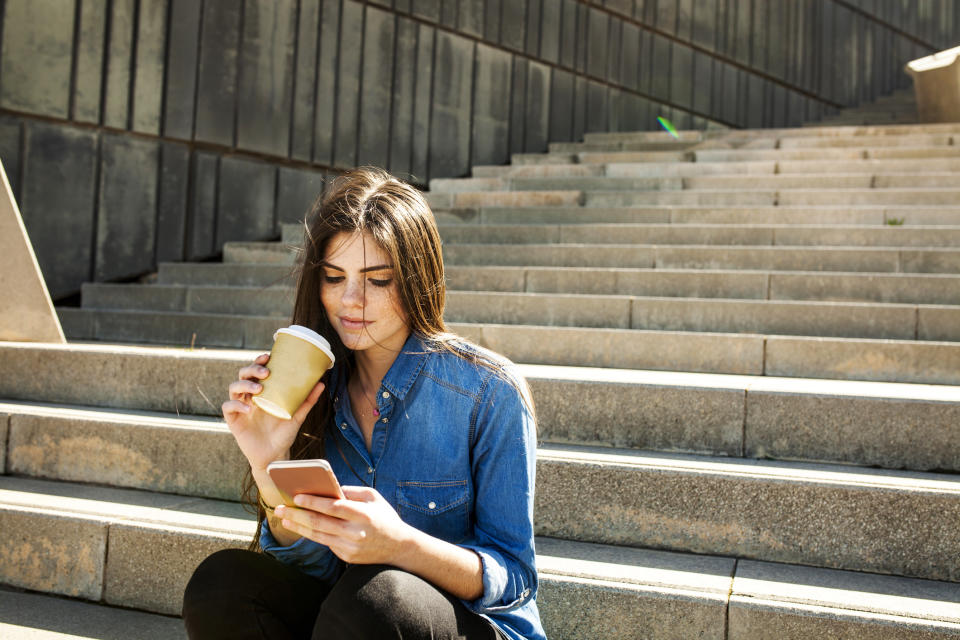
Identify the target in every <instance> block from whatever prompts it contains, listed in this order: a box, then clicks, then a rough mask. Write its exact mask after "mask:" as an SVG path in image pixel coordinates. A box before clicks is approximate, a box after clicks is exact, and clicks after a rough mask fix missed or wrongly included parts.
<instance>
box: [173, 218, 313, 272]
mask: <svg viewBox="0 0 960 640" xmlns="http://www.w3.org/2000/svg"><path fill="white" fill-rule="evenodd" d="M297 227H298V229H297V230H298V231H299V225H297ZM286 229H287V227H286V225H285V226H284V234H287V233H288V232H287V230H286ZM283 242H284V244H296V243H293V242H289V243H288V242H287V240H284V241H283ZM298 242H299V240H298V241H297V243H298ZM157 283H158V284H183V285H191V284H203V285H221V286H245V287H290V286H293V285H294V284H295V283H296V279H295V277H294V274H293V269H292V268H291V267H288V266H284V265H271V264H266V265H261V264H256V265H255V264H242V263H241V264H236V263H235V264H224V263H220V262H161V263H160V264H159V266H158V271H157Z"/></svg>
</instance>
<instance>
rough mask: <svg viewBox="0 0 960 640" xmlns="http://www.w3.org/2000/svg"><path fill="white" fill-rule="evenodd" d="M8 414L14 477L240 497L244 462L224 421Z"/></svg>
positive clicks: (102, 413) (61, 411)
mask: <svg viewBox="0 0 960 640" xmlns="http://www.w3.org/2000/svg"><path fill="white" fill-rule="evenodd" d="M12 413H13V415H12V417H11V428H10V447H9V455H10V472H12V473H17V474H22V475H26V476H32V477H41V478H51V479H55V480H66V481H75V482H91V483H98V484H105V485H109V486H112V487H129V488H134V489H146V490H148V491H159V492H164V493H176V494H181V495H194V496H201V497H210V498H220V499H223V500H237V499H239V487H240V484H241V481H242V479H243V472H244V470H245V469H246V464H247V463H246V460H245V459H244V458H243V455H242V454H241V453H240V451H239V449H238V448H237V446H236V443H235V442H234V440H233V438H232V437H231V435H230V433H229V431H227V430H226V429H225V428H224V426H223V424H222V422H219V421H218V422H216V423H215V422H213V421H212V420H211V421H200V420H196V419H190V420H186V419H183V420H181V419H174V417H173V416H172V415H162V416H161V415H143V414H139V415H134V416H131V415H129V414H123V413H119V412H118V413H108V412H105V411H84V410H68V409H46V410H41V411H33V410H28V411H23V412H20V413H16V412H15V411H12Z"/></svg>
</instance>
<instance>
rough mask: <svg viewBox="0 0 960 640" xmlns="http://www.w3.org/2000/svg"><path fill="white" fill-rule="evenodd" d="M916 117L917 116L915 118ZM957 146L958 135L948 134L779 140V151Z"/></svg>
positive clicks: (794, 137)
mask: <svg viewBox="0 0 960 640" xmlns="http://www.w3.org/2000/svg"><path fill="white" fill-rule="evenodd" d="M914 117H915V116H914ZM955 144H957V135H956V134H948V133H917V132H911V133H908V134H902V135H880V136H857V137H839V136H833V137H820V136H784V137H781V138H778V139H777V148H778V149H822V148H837V147H865V146H867V147H871V148H876V147H941V146H951V145H955Z"/></svg>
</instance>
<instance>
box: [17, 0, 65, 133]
mask: <svg viewBox="0 0 960 640" xmlns="http://www.w3.org/2000/svg"><path fill="white" fill-rule="evenodd" d="M67 8H68V10H66V11H64V7H63V3H62V2H58V1H57V0H39V1H36V0H12V1H11V2H8V3H5V5H4V8H3V10H4V16H3V44H2V51H0V76H2V77H3V85H2V87H0V107H3V108H6V109H12V110H14V111H26V112H28V113H36V114H39V115H45V116H53V117H57V118H66V117H67V116H68V113H67V110H68V106H69V102H70V73H71V72H70V58H71V43H72V41H73V17H74V10H73V9H74V3H73V2H69V3H68V7H67Z"/></svg>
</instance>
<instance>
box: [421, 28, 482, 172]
mask: <svg viewBox="0 0 960 640" xmlns="http://www.w3.org/2000/svg"><path fill="white" fill-rule="evenodd" d="M474 48H475V45H474V43H473V42H471V41H469V40H466V39H464V38H460V37H458V36H455V35H452V34H449V33H445V32H438V33H437V35H436V52H435V68H434V87H433V108H432V114H431V124H430V175H431V176H459V175H464V174H466V173H467V172H468V171H469V167H470V155H469V153H470V151H469V150H470V126H469V121H470V118H469V114H470V105H471V101H470V98H471V95H472V93H471V91H472V87H473V73H472V70H473V59H474Z"/></svg>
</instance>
